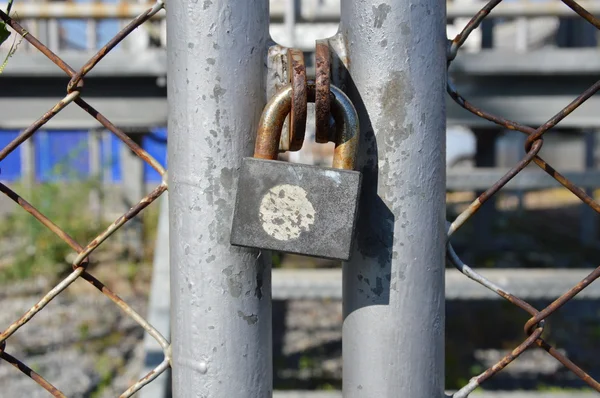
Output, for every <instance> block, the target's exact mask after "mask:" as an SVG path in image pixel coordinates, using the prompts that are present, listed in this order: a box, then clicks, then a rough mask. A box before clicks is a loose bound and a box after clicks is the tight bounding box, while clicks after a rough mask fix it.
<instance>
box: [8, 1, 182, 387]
mask: <svg viewBox="0 0 600 398" xmlns="http://www.w3.org/2000/svg"><path fill="white" fill-rule="evenodd" d="M163 8H164V2H163V1H158V2H157V3H155V4H154V5H152V6H148V7H146V8H144V9H143V10H141V12H140V15H139V16H137V17H136V18H135V19H134V20H133V21H131V22H130V23H129V24H128V25H127V26H126V27H125V28H123V29H122V30H121V31H120V32H119V33H118V34H117V35H116V36H115V37H114V38H113V39H111V40H110V41H109V42H108V43H107V44H106V45H105V46H104V47H102V48H101V49H100V51H98V52H97V53H96V54H95V55H94V56H92V57H91V58H90V59H89V61H88V62H87V63H86V64H85V65H84V66H83V67H82V68H81V69H79V70H75V69H73V68H72V67H71V66H69V65H67V64H66V63H65V62H64V61H63V60H62V59H61V58H60V57H59V56H57V55H56V54H55V53H53V52H52V51H51V50H50V49H49V48H48V47H47V46H46V45H44V44H43V43H41V42H40V41H39V40H38V39H37V38H36V37H35V35H34V34H32V33H31V32H29V31H28V30H26V29H25V28H24V27H23V26H21V25H20V24H19V23H18V22H17V21H16V20H15V19H13V18H11V17H9V16H8V15H6V14H5V13H4V12H2V11H0V18H1V19H2V21H4V22H5V23H6V24H7V25H8V26H10V27H11V28H12V29H13V30H14V31H15V32H17V33H18V34H19V35H21V36H22V37H23V38H24V39H25V40H27V42H29V43H30V44H31V45H32V46H33V47H35V48H36V49H37V50H39V51H40V52H41V53H43V54H44V55H45V56H46V57H47V58H48V59H50V60H51V61H52V62H53V63H54V64H56V66H57V67H58V68H60V69H62V70H63V72H64V73H65V74H66V75H67V76H68V77H69V78H70V81H69V83H68V84H67V87H66V91H67V94H66V96H65V97H64V98H63V99H62V100H61V101H59V102H58V103H57V104H56V105H55V106H53V107H52V108H51V109H50V110H48V112H46V113H45V114H44V115H42V116H41V117H40V118H39V119H38V120H37V121H35V122H34V123H33V124H31V125H30V126H29V127H28V128H26V129H25V130H24V131H22V132H21V133H20V134H19V135H18V136H17V137H16V138H15V139H14V140H13V141H12V142H10V143H9V144H8V145H7V146H5V147H4V148H2V150H0V161H2V160H3V159H5V158H6V157H7V156H8V155H9V154H10V153H11V152H13V151H14V150H15V149H17V148H18V147H19V146H20V145H21V144H23V143H25V142H27V140H29V139H31V137H32V136H33V135H34V134H35V133H36V131H38V130H39V129H40V128H42V127H43V126H44V124H45V123H46V122H48V121H49V120H50V119H52V118H53V117H55V116H56V115H57V114H58V113H59V112H60V111H61V110H63V109H64V108H65V107H67V106H69V105H71V106H73V105H72V103H74V104H76V105H77V106H79V107H80V108H81V109H82V110H84V111H85V112H87V113H88V114H89V115H90V117H92V118H94V119H96V120H97V121H98V123H99V124H100V125H102V126H103V127H104V128H106V129H107V130H110V131H111V132H112V133H113V134H115V135H116V136H117V137H118V138H120V139H121V140H122V141H123V142H124V143H125V145H127V146H128V147H129V148H130V149H131V150H132V151H133V152H134V153H135V154H136V155H137V156H139V157H140V158H141V159H143V160H144V161H146V162H147V163H148V164H149V165H150V166H152V168H154V169H155V170H156V171H157V172H158V173H159V174H160V175H161V176H163V181H162V183H161V184H160V185H158V186H157V187H156V188H155V189H154V190H153V191H152V192H151V193H150V194H149V195H147V196H146V197H144V198H142V199H141V200H140V201H139V202H138V203H137V204H136V205H134V206H133V207H132V208H131V209H130V210H129V211H127V212H126V213H125V214H123V215H122V216H121V217H119V218H118V219H117V220H115V221H114V222H113V223H112V224H111V225H109V226H108V227H107V228H106V229H105V230H104V232H102V233H101V234H100V235H98V236H97V237H96V238H95V239H93V240H92V241H91V242H85V244H83V245H82V244H81V243H79V242H76V241H75V240H74V239H73V238H72V237H71V236H69V234H68V233H67V232H65V231H64V230H62V229H61V227H60V226H59V225H56V224H55V223H54V222H53V221H52V220H51V219H49V218H48V217H47V216H46V215H44V214H42V213H41V212H40V211H39V210H38V209H36V208H35V207H33V206H32V205H31V204H30V203H28V202H27V200H26V199H25V198H23V197H21V196H20V195H19V194H18V193H17V192H15V191H13V190H12V189H11V188H9V187H8V186H6V185H4V184H0V191H2V193H4V194H5V195H6V196H8V197H9V198H10V199H12V200H13V201H14V202H16V203H17V204H18V205H19V206H21V207H22V208H23V210H25V211H27V212H28V213H29V214H31V215H32V216H33V217H35V218H36V219H37V220H38V221H39V222H40V223H42V224H43V225H44V226H45V227H47V228H48V229H50V230H51V231H52V232H54V233H55V234H56V236H57V238H59V239H61V240H62V241H64V242H65V243H66V244H67V245H69V246H70V247H71V249H73V250H74V251H75V252H76V253H77V256H76V258H75V260H74V261H73V262H72V267H73V270H72V271H71V272H70V273H69V275H68V276H67V277H66V278H64V279H63V280H62V281H60V283H58V284H57V285H56V286H54V288H52V289H51V290H50V291H49V292H48V293H46V294H45V295H44V296H43V297H42V298H41V299H40V300H39V301H38V302H37V303H36V304H35V305H34V306H32V307H31V308H30V309H29V310H28V311H27V312H26V313H25V314H24V315H23V316H22V317H21V318H19V319H17V320H15V321H14V322H13V323H12V324H11V325H10V326H9V327H8V328H7V329H5V330H4V331H3V332H2V333H1V334H0V358H1V359H2V360H4V361H6V362H8V363H10V364H12V365H13V366H14V367H15V368H16V369H18V370H20V371H21V372H23V373H24V374H26V375H27V376H29V377H30V378H32V379H33V380H34V381H35V382H37V383H38V384H39V385H40V386H41V387H43V388H44V389H46V391H48V392H49V393H51V394H52V395H53V396H55V397H63V396H64V394H63V393H62V392H61V391H60V390H59V389H58V388H57V387H56V386H54V385H52V384H51V383H50V382H49V381H47V380H46V379H44V377H43V375H40V374H38V373H36V372H35V371H34V370H33V369H32V368H31V367H29V366H27V364H25V363H23V362H22V361H20V360H19V359H18V358H16V357H14V356H12V355H11V354H10V353H9V352H10V351H9V348H10V337H11V336H12V335H13V334H14V333H15V332H17V330H19V329H20V328H21V327H26V326H27V323H28V322H29V321H30V320H31V319H32V318H33V317H34V316H35V315H36V314H38V313H39V312H40V311H42V310H43V309H44V307H46V305H48V304H49V303H50V301H52V300H53V299H54V298H56V297H57V296H58V295H59V294H60V293H61V292H63V291H64V290H65V289H67V288H68V287H69V286H70V285H71V284H73V283H74V282H75V281H76V280H77V279H80V278H81V279H83V280H85V281H87V282H88V283H90V284H91V285H92V286H94V287H95V288H96V289H98V291H100V292H101V293H102V294H104V295H105V296H106V297H108V298H109V299H110V300H112V301H113V302H114V304H115V305H116V306H118V307H119V308H120V309H121V310H123V311H124V312H125V313H126V314H127V315H128V316H129V317H131V318H132V319H133V320H134V321H135V322H137V324H139V325H140V326H141V327H142V328H144V330H145V331H146V332H147V333H148V334H149V335H150V336H152V337H153V338H154V339H155V340H156V341H157V342H158V344H159V345H160V347H161V348H162V350H163V353H164V359H163V360H162V362H161V363H160V364H159V365H158V366H156V367H155V368H154V369H153V370H151V371H150V372H149V373H148V374H146V375H145V376H144V377H142V378H141V379H139V380H138V381H137V382H136V383H135V384H133V385H132V386H131V387H129V388H128V389H127V390H126V391H125V392H123V394H122V395H121V396H122V397H129V396H131V395H133V394H134V393H135V392H136V391H138V390H139V389H140V388H142V387H143V386H144V385H146V384H148V383H150V382H151V381H152V380H154V379H155V378H156V377H158V376H159V375H160V374H161V373H163V372H164V371H165V370H166V369H167V368H168V367H169V366H170V345H169V342H168V341H167V340H166V339H165V337H163V336H162V335H161V334H160V333H159V332H158V331H157V330H156V329H155V328H154V327H153V326H152V325H150V324H149V323H148V322H147V321H146V320H145V319H144V318H143V317H142V316H141V315H140V314H138V313H137V312H136V311H135V310H134V309H133V308H132V307H130V306H129V305H128V304H127V303H126V302H125V301H123V300H122V299H121V298H120V297H119V296H118V295H117V293H115V292H113V291H112V290H111V289H110V288H109V287H108V286H106V285H105V284H104V283H102V282H101V281H100V280H98V279H97V278H96V277H94V275H92V274H91V273H90V272H88V271H87V270H86V267H87V265H88V263H89V258H90V255H91V254H93V252H94V251H95V250H96V249H97V248H98V247H99V246H100V245H102V243H103V242H105V241H106V240H107V239H109V238H110V237H111V235H113V234H114V233H115V232H116V231H117V230H119V229H120V228H121V227H123V225H125V224H126V223H127V222H128V221H129V220H131V219H132V218H134V217H136V215H138V214H139V213H140V212H141V211H142V210H144V209H145V208H146V207H148V206H149V205H150V204H151V203H153V202H154V201H155V200H156V199H157V198H159V197H160V196H161V194H162V193H164V192H165V191H166V190H167V182H166V173H167V172H166V170H165V169H164V168H163V167H162V166H161V165H160V163H159V162H157V161H156V160H155V159H154V158H153V157H152V156H150V155H149V154H148V153H147V152H146V151H144V150H143V149H142V148H141V147H140V146H139V145H137V144H136V143H135V142H134V141H133V140H132V139H131V138H130V137H128V136H127V135H126V134H125V133H124V132H123V131H121V130H120V129H119V128H117V127H116V126H115V125H114V124H113V123H111V121H110V120H109V119H108V118H107V117H105V116H104V115H103V114H102V113H100V112H98V111H97V110H96V109H95V108H94V107H93V106H92V105H91V104H89V103H88V102H86V101H85V100H84V99H83V92H84V91H85V87H84V83H85V76H86V75H87V74H88V73H89V72H90V71H91V70H93V68H94V66H95V65H96V64H98V63H99V62H100V61H101V60H102V58H104V57H105V56H106V55H107V54H108V53H109V52H110V51H111V50H112V49H113V48H114V47H115V46H116V45H117V44H119V43H120V42H121V41H122V40H123V39H124V38H126V37H127V35H129V34H130V33H131V32H132V31H133V30H134V29H136V28H138V27H139V26H141V25H142V24H143V23H144V22H146V21H147V20H149V19H150V18H151V17H153V16H154V15H156V14H157V13H158V12H159V11H161V10H162V9H163Z"/></svg>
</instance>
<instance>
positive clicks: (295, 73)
mask: <svg viewBox="0 0 600 398" xmlns="http://www.w3.org/2000/svg"><path fill="white" fill-rule="evenodd" d="M287 59H288V76H289V82H290V84H291V86H292V105H291V109H290V114H289V119H288V129H287V131H285V132H282V138H281V139H280V147H279V149H280V150H282V151H284V152H285V151H299V150H300V149H301V148H302V144H303V143H304V135H305V132H306V115H307V113H308V111H307V93H306V90H307V88H306V84H307V79H306V65H305V64H304V53H303V52H302V50H298V49H295V48H290V49H288V51H287Z"/></svg>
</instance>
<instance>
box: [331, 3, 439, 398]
mask: <svg viewBox="0 0 600 398" xmlns="http://www.w3.org/2000/svg"><path fill="white" fill-rule="evenodd" d="M341 11H342V18H341V27H340V32H342V34H343V35H345V37H344V40H342V41H343V42H345V43H347V50H348V61H347V62H346V67H347V68H348V71H349V75H348V78H347V80H346V83H347V86H346V90H347V92H348V94H349V95H350V97H351V99H352V100H353V102H354V104H355V106H356V108H357V110H358V112H359V117H360V124H361V135H362V141H361V146H360V149H359V152H360V155H359V159H358V163H359V165H360V169H361V170H362V172H363V188H364V190H363V194H362V196H361V208H360V216H359V221H358V230H357V234H356V246H355V247H356V249H355V252H354V255H353V258H352V260H351V261H350V262H349V263H346V264H344V265H343V307H344V323H343V340H342V341H343V343H342V344H343V359H344V369H343V389H344V397H345V398H353V397H369V398H371V397H380V398H384V397H385V398H391V397H412V398H432V397H442V396H443V394H444V264H445V261H444V249H445V176H446V173H445V171H446V169H445V148H446V145H445V143H446V138H445V126H446V112H445V100H446V91H445V82H446V78H445V76H446V71H445V69H446V2H445V1H444V0H421V1H418V2H409V1H406V0H388V1H383V2H382V1H381V0H362V1H357V0H354V1H344V2H342V10H341Z"/></svg>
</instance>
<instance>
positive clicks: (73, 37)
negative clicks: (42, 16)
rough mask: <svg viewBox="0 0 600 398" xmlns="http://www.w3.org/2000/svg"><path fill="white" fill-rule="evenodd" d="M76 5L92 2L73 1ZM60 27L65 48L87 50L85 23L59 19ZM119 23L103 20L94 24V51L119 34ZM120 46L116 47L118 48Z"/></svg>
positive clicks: (113, 0) (106, 1) (89, 0)
mask: <svg viewBox="0 0 600 398" xmlns="http://www.w3.org/2000/svg"><path fill="white" fill-rule="evenodd" d="M75 1H76V2H77V3H91V2H92V0H75ZM117 2H118V0H104V1H103V3H117ZM59 24H60V26H61V27H62V28H63V29H64V30H65V41H66V43H65V44H66V48H69V49H86V48H87V41H88V40H87V37H88V31H87V21H85V20H76V19H60V20H59ZM119 30H120V29H119V21H118V20H117V19H103V20H100V21H98V23H97V24H96V43H97V45H96V50H99V49H100V48H101V47H103V46H104V45H105V44H106V43H107V42H108V41H109V40H110V39H112V38H113V37H114V36H115V35H116V34H117V33H118V32H119ZM119 46H120V44H119V45H117V46H116V48H119Z"/></svg>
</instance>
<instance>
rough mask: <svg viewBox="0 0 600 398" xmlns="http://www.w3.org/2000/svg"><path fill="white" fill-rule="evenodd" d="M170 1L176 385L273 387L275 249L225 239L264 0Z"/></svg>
mask: <svg viewBox="0 0 600 398" xmlns="http://www.w3.org/2000/svg"><path fill="white" fill-rule="evenodd" d="M167 10H168V11H167V21H168V23H167V42H168V45H167V51H168V83H169V84H168V99H169V126H168V127H169V136H168V159H169V176H168V184H169V223H170V263H171V266H170V267H171V338H172V367H173V373H172V374H173V387H172V388H173V396H174V397H176V398H188V397H227V398H246V397H248V396H253V397H270V396H271V394H272V355H271V354H272V348H271V276H270V275H271V274H270V257H269V256H268V255H260V253H259V251H258V250H249V249H241V248H236V247H233V246H231V245H230V243H229V234H230V228H231V221H232V219H231V218H232V214H233V206H234V200H235V190H236V186H237V176H238V170H239V165H240V163H241V160H242V158H243V157H244V156H249V155H250V156H251V155H252V153H253V145H254V137H255V133H256V128H257V126H258V121H259V118H260V114H261V111H262V109H263V107H264V105H265V102H266V94H265V75H266V73H265V72H266V71H265V67H264V63H265V60H266V54H267V44H268V29H269V13H268V0H253V1H248V0H220V1H215V0H213V1H210V0H200V1H198V0H181V1H174V2H171V3H169V4H168V5H167ZM164 283H168V282H167V281H164Z"/></svg>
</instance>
